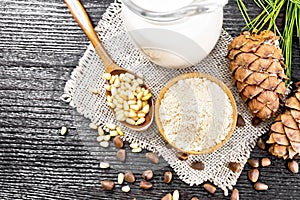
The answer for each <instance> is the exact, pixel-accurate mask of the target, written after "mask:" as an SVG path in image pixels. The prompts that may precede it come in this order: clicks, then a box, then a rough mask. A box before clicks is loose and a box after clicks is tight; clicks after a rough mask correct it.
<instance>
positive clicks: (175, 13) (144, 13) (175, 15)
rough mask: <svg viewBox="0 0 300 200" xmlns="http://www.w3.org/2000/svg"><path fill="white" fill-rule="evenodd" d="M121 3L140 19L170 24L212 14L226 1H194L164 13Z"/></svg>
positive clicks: (127, 2) (130, 3)
mask: <svg viewBox="0 0 300 200" xmlns="http://www.w3.org/2000/svg"><path fill="white" fill-rule="evenodd" d="M122 3H123V4H124V5H125V6H126V7H127V8H129V9H130V10H131V11H132V12H134V13H135V14H137V15H139V16H140V17H142V18H145V19H148V20H151V21H158V22H170V21H175V20H179V19H182V18H184V17H190V16H193V15H199V14H205V13H211V12H214V11H215V10H217V9H219V8H223V7H224V6H225V5H226V4H227V3H228V0H194V1H193V2H192V3H191V4H190V5H187V6H183V7H181V8H179V9H176V10H172V11H165V12H159V11H151V10H147V9H144V8H142V7H141V6H139V5H137V4H136V3H134V2H133V1H132V0H122Z"/></svg>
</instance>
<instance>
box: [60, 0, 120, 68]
mask: <svg viewBox="0 0 300 200" xmlns="http://www.w3.org/2000/svg"><path fill="white" fill-rule="evenodd" d="M64 1H65V3H66V4H67V6H68V8H69V10H70V12H71V14H72V16H73V17H74V19H75V20H76V22H77V23H78V24H79V26H80V27H81V28H82V30H83V31H84V33H85V34H86V35H87V37H88V39H89V40H90V41H91V42H92V44H93V46H94V48H95V50H96V52H97V54H98V55H99V56H100V58H101V60H102V63H103V65H104V67H105V69H106V71H111V70H109V69H110V68H112V67H113V68H114V66H115V63H114V61H113V60H112V59H111V57H110V55H109V54H108V53H107V51H106V50H105V49H104V47H103V45H102V43H101V41H100V39H99V37H98V35H97V33H96V31H95V30H94V28H93V26H92V23H91V21H90V19H89V16H88V15H87V13H86V11H85V9H84V8H83V6H82V4H81V3H80V1H79V0H64Z"/></svg>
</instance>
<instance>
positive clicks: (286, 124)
mask: <svg viewBox="0 0 300 200" xmlns="http://www.w3.org/2000/svg"><path fill="white" fill-rule="evenodd" d="M285 108H286V110H285V112H284V113H282V114H280V115H279V116H278V117H277V118H276V120H275V122H274V123H273V124H272V125H271V130H270V135H269V139H268V140H267V143H268V144H272V145H271V147H270V148H269V152H270V153H271V154H273V155H274V156H278V157H280V158H283V159H287V158H290V159H293V158H294V157H295V156H296V155H298V154H299V153H300V87H298V89H296V91H295V93H294V95H293V96H291V97H289V98H288V99H287V100H286V103H285Z"/></svg>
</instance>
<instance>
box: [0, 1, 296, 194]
mask: <svg viewBox="0 0 300 200" xmlns="http://www.w3.org/2000/svg"><path fill="white" fill-rule="evenodd" d="M110 2H113V1H112V0H103V1H100V0H84V1H82V3H83V4H84V6H85V8H86V9H87V12H88V13H89V15H90V17H91V20H92V21H93V24H94V25H96V24H97V22H98V21H99V20H100V18H101V15H102V14H103V13H104V12H105V9H106V8H107V6H108V5H109V3H110ZM246 2H249V3H248V4H247V5H248V7H249V13H250V15H251V16H255V15H256V14H258V12H259V9H258V8H257V7H256V6H254V5H253V3H250V2H252V1H246ZM283 17H284V15H281V20H279V21H278V24H279V25H280V24H282V21H283ZM243 26H244V21H243V19H242V17H241V15H240V13H239V11H238V8H237V5H236V3H235V1H234V0H230V1H229V4H228V5H227V6H226V7H225V9H224V28H225V29H226V30H227V31H228V32H229V33H230V34H231V35H232V36H237V35H238V34H239V32H240V30H241V29H242V27H243ZM87 44H88V40H87V38H86V37H85V35H84V34H83V32H82V31H81V29H80V28H79V27H78V26H77V24H76V23H75V21H74V20H73V18H72V17H71V15H70V14H69V11H68V10H67V8H66V6H65V4H64V2H63V1H62V0H48V1H42V0H26V1H25V0H23V1H18V0H2V1H0V199H133V198H134V197H135V198H137V199H160V198H161V197H162V196H164V194H166V193H167V192H172V191H173V190H174V189H179V190H180V194H181V198H182V199H190V198H191V197H193V196H197V197H199V199H228V197H224V196H223V192H222V191H221V189H218V190H217V192H216V194H215V195H213V196H212V195H209V194H207V192H206V191H204V189H203V188H202V187H201V186H193V187H190V186H189V185H187V184H185V183H183V182H182V181H180V180H179V179H178V177H177V176H176V175H175V174H174V180H173V181H172V183H171V184H169V185H167V184H165V183H163V177H162V175H163V173H164V171H166V170H171V168H170V167H165V168H163V169H162V170H157V171H155V172H154V173H155V174H156V176H155V178H154V180H153V181H152V183H153V184H154V188H153V189H152V190H150V191H143V190H141V189H139V188H138V183H139V181H140V180H141V178H140V175H138V176H137V179H138V181H137V182H136V183H134V184H132V185H131V188H132V191H131V192H130V193H128V194H125V193H123V192H121V190H120V186H116V188H115V190H114V191H112V192H105V191H103V190H102V189H101V187H100V184H99V183H100V180H102V179H105V178H109V179H112V180H116V177H117V173H118V172H117V171H115V170H113V169H110V170H101V169H99V166H98V164H99V160H97V159H96V158H95V157H94V156H92V155H91V154H90V153H89V151H88V150H87V149H86V147H85V146H84V145H83V143H82V141H81V140H80V138H79V137H78V133H77V130H76V123H77V122H78V120H76V118H80V116H78V113H77V112H76V111H75V110H74V109H73V108H71V107H70V106H69V105H67V104H66V103H64V102H62V101H61V100H60V99H59V98H60V96H61V95H62V94H63V88H64V85H65V82H66V81H67V80H68V79H69V78H70V74H71V72H72V70H73V69H74V68H75V66H76V65H77V63H78V60H79V59H80V58H81V57H82V56H83V53H84V51H85V50H86V45H87ZM299 54H300V51H299V45H298V44H297V43H296V42H295V45H294V64H293V80H297V79H298V80H299V75H300V67H299V64H300V56H299ZM61 126H67V127H68V128H69V132H68V134H67V135H66V136H61V135H60V134H59V133H60V128H61ZM251 157H253V158H262V157H270V158H271V160H272V166H270V167H266V168H263V169H261V175H260V179H259V180H260V181H261V182H264V183H267V184H268V185H269V190H268V191H263V192H257V191H255V190H254V189H253V186H252V184H251V183H250V182H249V181H248V180H247V175H246V173H247V171H248V169H249V166H248V165H246V167H245V169H244V171H243V172H242V174H241V176H240V178H239V180H238V183H237V185H236V187H237V188H238V189H239V191H240V198H241V199H299V198H300V197H299V196H300V195H299V194H298V193H299V189H300V179H299V175H298V174H296V175H294V174H292V173H290V172H289V171H288V170H287V168H286V163H285V161H283V160H281V159H277V158H274V157H271V156H269V155H268V154H267V152H264V151H262V150H259V149H258V148H257V147H255V149H254V151H253V152H252V153H251ZM137 162H139V161H137Z"/></svg>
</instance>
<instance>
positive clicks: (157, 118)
mask: <svg viewBox="0 0 300 200" xmlns="http://www.w3.org/2000/svg"><path fill="white" fill-rule="evenodd" d="M189 78H205V79H208V80H210V81H212V82H214V83H216V84H217V85H218V86H219V87H220V88H221V89H223V91H224V92H225V93H226V94H227V96H228V98H229V101H230V103H231V106H232V110H233V111H232V113H233V116H232V117H233V118H232V119H233V120H232V124H231V128H230V131H229V132H228V134H227V135H226V137H225V139H224V140H222V141H221V142H220V143H218V144H216V145H214V146H212V147H210V148H208V149H203V150H201V151H193V150H190V151H188V150H184V149H181V148H179V147H177V146H175V145H174V144H173V143H171V142H170V141H169V140H168V138H167V137H166V135H165V133H164V129H163V126H162V124H161V121H160V116H159V107H160V104H161V101H162V99H163V98H164V95H165V93H166V91H168V90H169V88H170V87H171V86H173V85H174V84H175V83H177V82H178V81H179V80H183V79H189ZM236 121H237V108H236V103H235V100H234V97H233V95H232V93H231V91H230V90H229V89H228V87H227V86H226V85H225V84H224V83H223V82H222V81H220V80H218V79H216V78H215V77H213V76H210V75H208V74H204V73H198V72H194V73H187V74H182V75H180V76H177V77H175V78H173V79H172V80H170V81H169V82H168V83H167V84H166V86H165V87H164V88H163V89H162V90H161V91H160V93H159V95H158V98H157V100H156V103H155V122H156V125H157V127H158V130H159V132H160V134H161V136H162V137H163V138H164V140H165V141H166V142H167V143H168V144H170V145H171V146H172V147H174V148H175V149H177V150H180V151H182V152H184V153H187V154H196V155H198V154H207V153H211V152H213V151H216V150H217V149H219V148H221V147H222V146H223V145H224V144H225V143H226V141H227V140H228V139H229V138H230V137H231V135H232V133H233V131H234V129H235V126H236Z"/></svg>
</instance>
